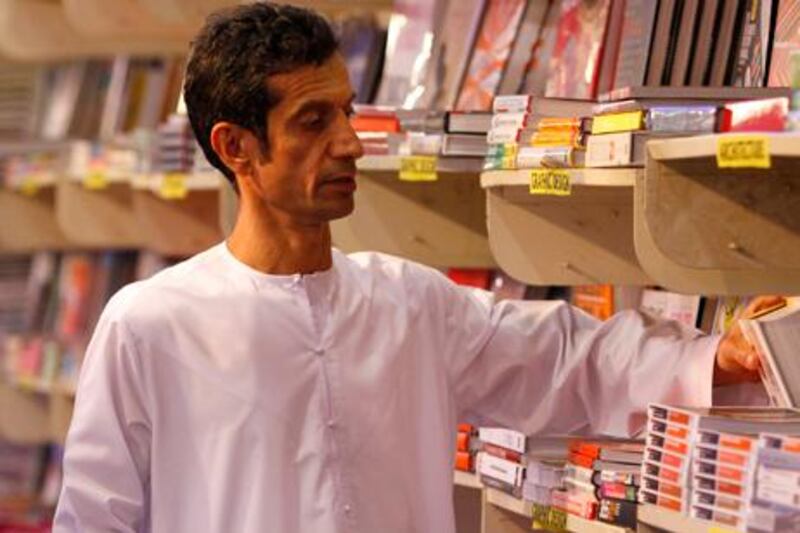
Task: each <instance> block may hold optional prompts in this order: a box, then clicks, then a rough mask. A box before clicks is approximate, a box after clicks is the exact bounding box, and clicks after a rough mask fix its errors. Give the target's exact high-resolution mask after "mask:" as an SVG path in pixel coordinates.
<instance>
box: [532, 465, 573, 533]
mask: <svg viewBox="0 0 800 533" xmlns="http://www.w3.org/2000/svg"><path fill="white" fill-rule="evenodd" d="M566 472H567V468H566V463H565V458H560V459H556V458H552V459H531V460H529V461H528V466H527V468H526V471H525V482H524V484H523V485H522V498H523V499H524V500H525V501H529V502H532V503H533V521H534V524H535V525H534V527H536V528H539V529H558V528H557V525H558V524H563V523H564V522H565V521H566V513H565V512H564V511H563V510H562V509H557V508H555V507H553V493H554V492H557V491H562V490H564V477H565V475H566Z"/></svg>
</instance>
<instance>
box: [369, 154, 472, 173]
mask: <svg viewBox="0 0 800 533" xmlns="http://www.w3.org/2000/svg"><path fill="white" fill-rule="evenodd" d="M412 157H413V156H412ZM435 157H437V159H436V171H437V172H439V173H441V174H463V175H466V176H476V177H477V176H478V175H479V174H480V172H481V170H482V168H483V159H482V158H476V157H445V156H435ZM402 158H403V156H400V155H366V156H364V157H362V158H361V159H359V160H358V161H357V162H356V168H357V169H358V171H359V172H361V173H364V174H369V173H371V172H399V171H400V160H401V159H402Z"/></svg>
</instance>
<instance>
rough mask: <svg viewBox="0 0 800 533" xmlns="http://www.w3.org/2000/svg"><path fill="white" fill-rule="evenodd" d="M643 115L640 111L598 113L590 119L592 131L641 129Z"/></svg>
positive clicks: (610, 131)
mask: <svg viewBox="0 0 800 533" xmlns="http://www.w3.org/2000/svg"><path fill="white" fill-rule="evenodd" d="M643 117H644V114H643V112H642V111H628V112H627V113H612V114H610V115H598V116H596V117H594V118H593V119H592V133H594V134H598V133H617V132H621V131H637V130H640V129H642V123H643Z"/></svg>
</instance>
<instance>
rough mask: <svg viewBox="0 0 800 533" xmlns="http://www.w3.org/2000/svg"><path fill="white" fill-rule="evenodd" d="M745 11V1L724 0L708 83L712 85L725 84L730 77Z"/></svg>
mask: <svg viewBox="0 0 800 533" xmlns="http://www.w3.org/2000/svg"><path fill="white" fill-rule="evenodd" d="M744 11H745V10H744V3H743V2H742V1H741V0H722V5H721V6H720V20H719V22H718V25H719V31H718V32H717V35H716V39H714V50H713V52H712V56H711V57H712V61H711V72H710V73H709V80H708V84H709V85H711V86H712V87H721V86H724V85H726V84H727V81H728V80H729V79H730V77H729V66H730V63H731V58H732V57H733V56H732V54H733V51H732V50H733V44H734V42H735V34H736V29H737V24H740V22H741V19H742V15H743V13H744Z"/></svg>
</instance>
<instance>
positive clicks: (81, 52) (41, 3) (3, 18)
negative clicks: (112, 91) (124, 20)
mask: <svg viewBox="0 0 800 533" xmlns="http://www.w3.org/2000/svg"><path fill="white" fill-rule="evenodd" d="M67 1H68V2H74V1H75V0H67ZM130 1H131V0H128V1H126V2H125V4H128V3H129V2H130ZM116 3H117V2H105V4H116ZM91 18H92V17H89V19H91ZM70 22H71V21H70V19H69V18H68V17H67V13H66V11H65V9H64V5H63V3H62V2H51V1H45V0H35V1H31V0H0V55H2V56H3V57H5V58H8V59H11V60H17V61H55V60H64V59H70V58H80V57H88V56H109V55H113V54H136V55H155V54H164V53H185V52H186V44H187V40H186V39H185V38H183V37H182V36H180V37H179V36H176V35H175V34H169V33H166V34H164V35H162V36H161V37H159V38H156V36H154V35H151V36H149V37H148V38H141V37H134V36H131V35H127V36H126V35H120V34H119V33H113V34H112V33H110V32H109V34H108V35H105V36H97V35H88V34H84V33H81V32H79V31H78V30H76V29H74V28H73V27H72V25H71V23H70ZM137 24H138V19H137ZM137 24H134V25H133V26H136V25H137Z"/></svg>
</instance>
